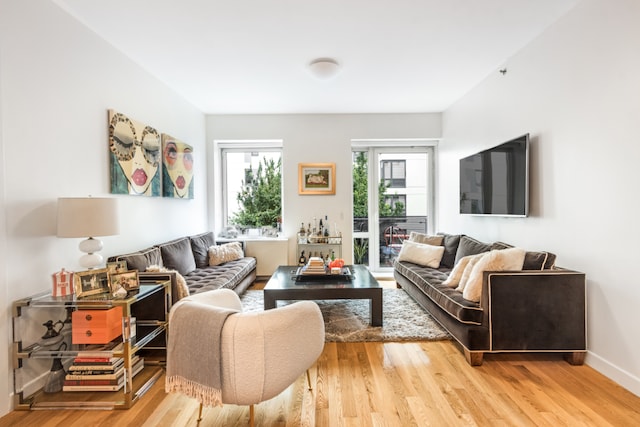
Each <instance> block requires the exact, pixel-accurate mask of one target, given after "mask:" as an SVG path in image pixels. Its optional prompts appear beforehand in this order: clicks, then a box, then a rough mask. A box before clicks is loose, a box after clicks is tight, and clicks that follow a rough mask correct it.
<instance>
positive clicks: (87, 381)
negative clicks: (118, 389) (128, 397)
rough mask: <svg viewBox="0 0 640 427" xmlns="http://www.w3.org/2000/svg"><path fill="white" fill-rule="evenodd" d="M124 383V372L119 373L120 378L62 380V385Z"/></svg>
mask: <svg viewBox="0 0 640 427" xmlns="http://www.w3.org/2000/svg"><path fill="white" fill-rule="evenodd" d="M120 384H124V373H123V374H121V375H120V378H115V379H112V380H94V379H84V380H64V385H73V386H76V385H120Z"/></svg>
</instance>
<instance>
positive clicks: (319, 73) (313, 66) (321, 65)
mask: <svg viewBox="0 0 640 427" xmlns="http://www.w3.org/2000/svg"><path fill="white" fill-rule="evenodd" d="M339 67H340V65H339V64H338V61H336V60H335V59H332V58H318V59H314V60H313V61H311V62H310V63H309V69H310V70H311V72H312V73H313V75H314V76H316V77H318V78H320V79H328V78H331V77H333V76H335V75H336V74H337V73H338V68H339Z"/></svg>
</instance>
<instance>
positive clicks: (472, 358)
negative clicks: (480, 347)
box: [463, 348, 484, 366]
mask: <svg viewBox="0 0 640 427" xmlns="http://www.w3.org/2000/svg"><path fill="white" fill-rule="evenodd" d="M463 351H464V358H465V359H467V363H468V364H469V365H471V366H480V365H482V358H483V357H484V353H483V352H481V351H469V350H467V349H466V348H465V349H463Z"/></svg>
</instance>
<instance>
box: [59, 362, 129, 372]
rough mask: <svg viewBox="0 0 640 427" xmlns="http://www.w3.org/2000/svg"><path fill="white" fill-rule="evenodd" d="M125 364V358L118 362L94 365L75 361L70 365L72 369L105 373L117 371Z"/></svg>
mask: <svg viewBox="0 0 640 427" xmlns="http://www.w3.org/2000/svg"><path fill="white" fill-rule="evenodd" d="M123 365H124V359H119V360H118V361H117V362H115V363H112V364H108V365H94V364H85V363H76V362H73V364H72V365H71V366H69V370H70V371H104V373H105V374H108V373H113V372H115V371H116V370H117V369H118V368H119V367H121V366H123Z"/></svg>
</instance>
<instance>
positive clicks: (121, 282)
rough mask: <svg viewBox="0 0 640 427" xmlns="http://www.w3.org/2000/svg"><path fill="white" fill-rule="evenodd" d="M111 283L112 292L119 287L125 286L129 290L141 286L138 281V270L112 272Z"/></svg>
mask: <svg viewBox="0 0 640 427" xmlns="http://www.w3.org/2000/svg"><path fill="white" fill-rule="evenodd" d="M109 281H110V284H111V292H112V293H113V292H115V291H116V290H118V289H119V288H121V287H122V288H124V289H125V290H126V291H127V292H128V291H133V290H136V289H139V288H140V282H139V281H138V270H130V271H126V272H124V273H112V274H110V275H109Z"/></svg>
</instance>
